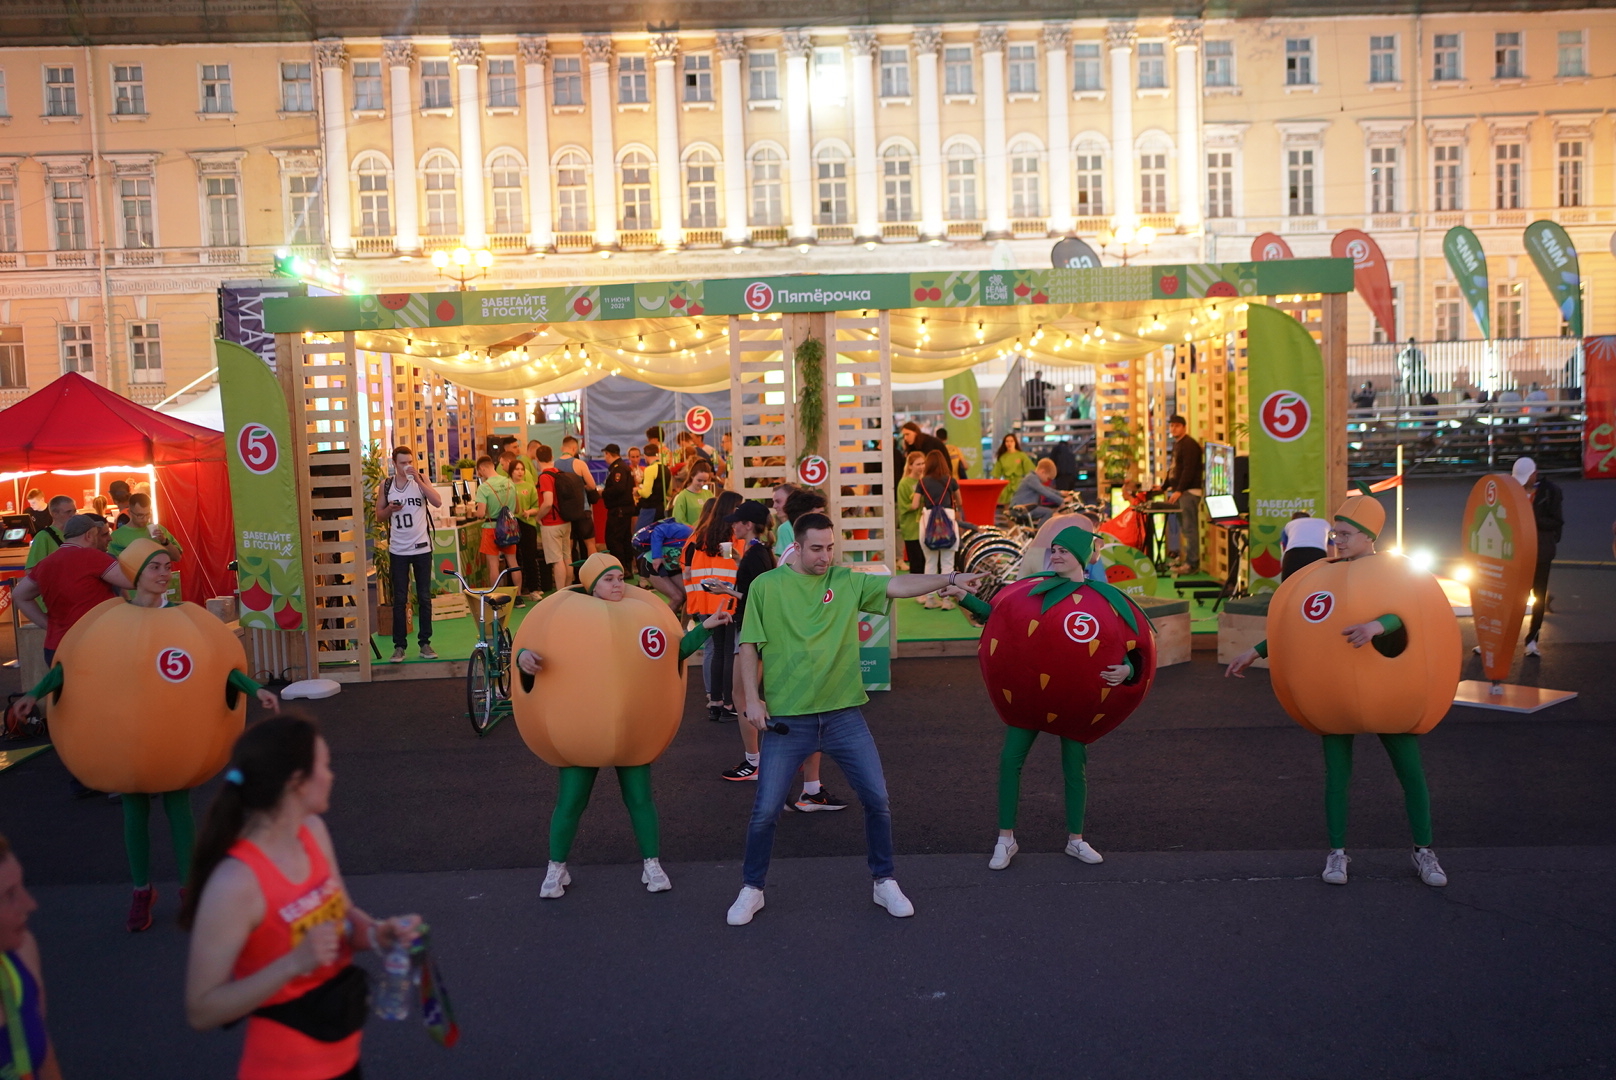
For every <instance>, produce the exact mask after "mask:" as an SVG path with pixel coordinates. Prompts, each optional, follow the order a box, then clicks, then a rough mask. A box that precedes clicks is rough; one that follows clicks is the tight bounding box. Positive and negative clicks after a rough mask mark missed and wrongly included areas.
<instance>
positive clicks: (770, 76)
mask: <svg viewBox="0 0 1616 1080" xmlns="http://www.w3.org/2000/svg"><path fill="white" fill-rule="evenodd" d="M746 77H747V96H748V97H750V98H751V99H752V100H753V101H779V100H780V65H779V56H778V54H776V53H772V52H755V53H747V54H746Z"/></svg>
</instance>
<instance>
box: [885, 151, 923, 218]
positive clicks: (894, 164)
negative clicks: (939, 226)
mask: <svg viewBox="0 0 1616 1080" xmlns="http://www.w3.org/2000/svg"><path fill="white" fill-rule="evenodd" d="M881 189H882V192H881V194H882V202H881V220H882V221H913V220H914V219H915V181H914V155H912V154H910V153H909V149H908V147H904V146H889V147H887V149H886V152H885V153H884V154H882V155H881Z"/></svg>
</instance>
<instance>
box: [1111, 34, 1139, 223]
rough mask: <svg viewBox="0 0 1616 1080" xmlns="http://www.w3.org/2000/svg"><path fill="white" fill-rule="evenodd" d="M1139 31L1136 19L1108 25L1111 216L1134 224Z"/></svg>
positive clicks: (1119, 220) (1118, 221)
mask: <svg viewBox="0 0 1616 1080" xmlns="http://www.w3.org/2000/svg"><path fill="white" fill-rule="evenodd" d="M1138 36H1139V35H1138V34H1137V33H1135V31H1134V28H1133V23H1128V22H1121V23H1112V24H1111V25H1110V26H1108V27H1106V29H1105V43H1106V45H1107V46H1108V47H1109V48H1110V50H1111V86H1110V92H1111V219H1112V220H1113V221H1115V222H1116V223H1117V224H1118V225H1133V224H1134V223H1135V222H1137V221H1138V218H1139V215H1138V214H1137V213H1135V212H1134V207H1135V206H1137V205H1139V203H1138V200H1137V197H1136V196H1137V193H1136V192H1135V191H1134V149H1133V64H1132V63H1131V62H1130V61H1131V60H1132V58H1133V44H1134V41H1135V39H1136V38H1137V37H1138Z"/></svg>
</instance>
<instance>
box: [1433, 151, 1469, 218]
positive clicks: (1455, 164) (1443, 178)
mask: <svg viewBox="0 0 1616 1080" xmlns="http://www.w3.org/2000/svg"><path fill="white" fill-rule="evenodd" d="M1462 149H1463V148H1462V147H1461V146H1460V145H1459V144H1458V143H1448V144H1445V145H1444V144H1440V143H1439V144H1438V145H1436V146H1433V147H1431V157H1432V159H1433V160H1434V161H1435V162H1436V184H1435V187H1434V188H1433V190H1432V196H1433V198H1432V202H1433V204H1434V205H1433V206H1432V209H1434V210H1462V209H1464V206H1463V204H1462V203H1461V201H1460V195H1459V193H1460V191H1461V190H1462V189H1461V188H1460V186H1459V173H1460V165H1459V160H1460V159H1459V154H1460V151H1461V150H1462Z"/></svg>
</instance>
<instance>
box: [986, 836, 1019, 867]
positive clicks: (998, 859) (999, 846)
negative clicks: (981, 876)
mask: <svg viewBox="0 0 1616 1080" xmlns="http://www.w3.org/2000/svg"><path fill="white" fill-rule="evenodd" d="M1020 850H1021V845H1020V844H1018V843H1016V838H1015V837H1013V836H1001V837H999V842H998V843H996V844H994V845H993V858H991V859H989V860H988V869H989V870H1003V869H1004V868H1005V867H1007V866H1009V865H1010V860H1011V859H1013V858H1015V857H1016V852H1018V851H1020Z"/></svg>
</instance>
